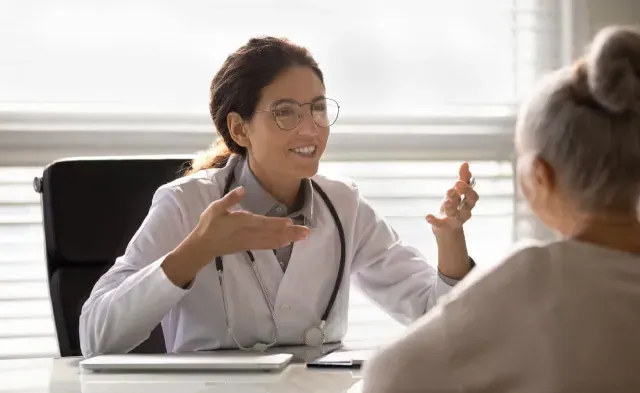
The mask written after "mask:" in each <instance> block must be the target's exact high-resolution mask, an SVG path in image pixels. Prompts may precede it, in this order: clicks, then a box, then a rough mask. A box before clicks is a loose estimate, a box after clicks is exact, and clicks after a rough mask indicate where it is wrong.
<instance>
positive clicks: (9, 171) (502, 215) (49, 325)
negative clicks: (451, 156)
mask: <svg viewBox="0 0 640 393" xmlns="http://www.w3.org/2000/svg"><path fill="white" fill-rule="evenodd" d="M458 165H459V163H458V161H449V162H447V161H389V162H349V161H344V162H335V161H334V162H324V163H323V164H322V167H321V171H322V172H323V173H327V174H330V175H334V176H335V175H337V176H341V177H344V176H347V177H349V178H352V179H353V180H354V181H356V182H357V184H358V186H359V188H360V190H361V192H362V194H363V196H364V197H365V198H367V200H368V201H369V202H370V203H371V204H372V205H373V206H374V207H375V208H376V209H377V210H378V211H379V212H380V213H381V214H383V215H384V216H385V217H386V218H387V219H388V220H389V222H390V224H391V225H392V226H393V227H394V229H395V230H396V231H397V232H398V234H399V235H400V237H401V239H403V242H405V243H407V244H410V245H413V246H415V247H417V248H418V249H419V250H421V251H422V253H424V254H425V256H426V257H427V259H428V261H429V263H431V264H433V265H434V266H435V264H436V263H437V254H436V251H437V250H436V245H435V241H434V239H433V235H432V234H431V230H430V228H429V226H428V224H427V223H426V221H425V220H424V217H425V216H426V214H428V213H430V212H437V209H438V206H439V204H440V202H441V199H442V197H443V193H444V191H445V190H446V189H448V188H449V187H450V186H451V185H452V184H453V182H455V180H456V175H457V167H458ZM471 165H472V169H473V171H474V175H475V176H476V178H477V182H478V185H477V190H478V192H479V193H480V194H482V203H481V204H480V205H479V206H478V207H477V209H476V211H475V212H474V213H475V216H474V218H472V220H471V221H469V223H468V224H467V225H466V228H465V229H466V234H467V239H468V242H469V252H470V253H471V254H472V255H473V257H474V258H475V259H476V261H478V263H479V264H483V265H487V264H491V263H494V262H496V261H497V258H498V257H497V254H496V251H499V250H506V249H507V248H508V246H509V244H510V243H511V242H512V240H513V219H514V204H513V200H514V199H513V197H514V193H513V187H512V170H511V163H510V162H509V161H506V160H505V161H477V162H471ZM40 173H41V169H40V168H35V167H25V168H20V167H2V168H0V358H1V357H21V356H41V355H42V356H47V355H55V354H57V342H56V339H55V334H54V333H55V331H54V325H53V322H52V315H51V304H50V301H49V295H48V286H47V281H46V265H45V259H44V258H45V252H44V238H43V232H42V227H41V223H42V217H41V211H40V202H39V195H38V194H37V193H35V192H34V190H33V187H32V179H33V177H34V176H37V175H39V174H40ZM354 289H355V291H354V293H353V294H352V296H351V309H350V312H349V330H348V335H347V338H346V341H347V342H350V343H358V342H363V341H371V340H375V341H379V340H384V339H387V338H389V337H390V335H391V334H393V333H397V332H400V331H401V330H402V326H401V325H400V324H398V323H397V322H395V321H394V320H392V319H391V318H390V317H389V316H387V314H386V313H384V311H382V310H380V309H379V308H378V307H376V306H374V305H373V304H372V303H370V302H369V301H368V300H367V298H366V297H364V296H363V295H362V294H361V293H360V292H359V291H357V287H354Z"/></svg>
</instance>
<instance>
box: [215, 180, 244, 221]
mask: <svg viewBox="0 0 640 393" xmlns="http://www.w3.org/2000/svg"><path fill="white" fill-rule="evenodd" d="M245 193H246V191H245V190H244V188H243V187H238V188H235V189H233V190H232V191H231V192H229V193H228V194H227V195H225V196H223V197H222V198H220V199H218V200H217V201H215V202H213V203H212V204H211V210H212V212H213V215H214V216H215V217H222V216H224V215H225V214H227V213H228V210H229V209H231V208H232V207H233V206H235V205H236V204H238V203H239V202H240V201H241V200H242V198H243V197H244V194H245Z"/></svg>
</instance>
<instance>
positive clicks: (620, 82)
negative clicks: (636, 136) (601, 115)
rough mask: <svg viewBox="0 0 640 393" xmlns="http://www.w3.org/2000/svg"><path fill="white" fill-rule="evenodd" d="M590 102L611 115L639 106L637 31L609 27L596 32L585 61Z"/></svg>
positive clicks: (639, 45)
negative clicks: (591, 98) (600, 106)
mask: <svg viewBox="0 0 640 393" xmlns="http://www.w3.org/2000/svg"><path fill="white" fill-rule="evenodd" d="M586 66H587V79H588V84H589V89H590V91H591V95H592V96H593V98H594V99H595V100H596V101H597V102H598V103H599V104H600V105H602V106H603V107H605V108H607V109H608V110H609V111H611V112H614V113H621V112H625V111H628V110H631V109H634V108H636V107H638V106H639V104H640V30H638V29H637V28H635V27H630V26H629V27H627V26H611V27H606V28H604V29H602V30H600V31H599V32H598V34H597V35H596V37H595V38H594V40H593V42H592V43H591V47H590V49H589V52H588V54H587V57H586Z"/></svg>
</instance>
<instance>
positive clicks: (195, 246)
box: [162, 231, 213, 288]
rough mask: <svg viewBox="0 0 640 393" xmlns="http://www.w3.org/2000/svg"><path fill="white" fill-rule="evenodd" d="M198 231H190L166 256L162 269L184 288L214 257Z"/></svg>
mask: <svg viewBox="0 0 640 393" xmlns="http://www.w3.org/2000/svg"><path fill="white" fill-rule="evenodd" d="M205 244H206V243H205V242H204V241H203V238H202V237H200V236H199V235H198V233H197V232H196V231H194V232H192V233H190V234H189V235H188V236H187V237H186V238H185V239H184V240H183V241H182V243H180V244H179V245H178V246H177V247H176V248H175V249H174V250H173V251H171V252H170V253H169V254H167V255H166V256H165V259H164V261H163V263H162V269H163V270H164V272H165V274H166V275H167V277H168V278H169V280H170V281H171V282H173V284H175V285H176V286H179V287H181V288H184V287H186V286H188V284H189V283H191V281H193V280H194V279H195V277H196V275H197V274H198V272H200V270H202V268H204V267H205V266H206V265H207V264H208V263H209V262H210V261H211V259H212V258H213V257H212V256H210V255H212V254H211V252H213V250H207V248H206V247H205Z"/></svg>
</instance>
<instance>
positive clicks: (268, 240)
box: [247, 225, 309, 249]
mask: <svg viewBox="0 0 640 393" xmlns="http://www.w3.org/2000/svg"><path fill="white" fill-rule="evenodd" d="M247 236H249V237H251V239H252V240H251V241H250V243H251V247H253V248H256V249H274V248H280V247H284V246H287V245H289V244H292V243H295V242H297V241H301V240H305V239H306V238H307V237H308V236H309V228H307V227H305V226H302V225H290V226H287V227H286V228H284V229H282V230H280V231H269V230H265V229H264V228H263V229H252V230H251V232H250V233H249V234H247Z"/></svg>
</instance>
